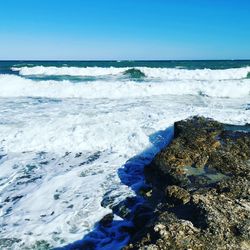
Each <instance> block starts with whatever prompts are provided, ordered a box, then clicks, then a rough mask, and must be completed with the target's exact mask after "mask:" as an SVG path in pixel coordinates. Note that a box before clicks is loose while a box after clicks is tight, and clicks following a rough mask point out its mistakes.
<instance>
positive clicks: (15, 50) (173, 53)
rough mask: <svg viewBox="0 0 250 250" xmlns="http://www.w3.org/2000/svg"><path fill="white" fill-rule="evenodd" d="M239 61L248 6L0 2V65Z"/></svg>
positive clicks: (234, 0)
mask: <svg viewBox="0 0 250 250" xmlns="http://www.w3.org/2000/svg"><path fill="white" fill-rule="evenodd" d="M237 58H241V59H246V58H250V1H249V0H2V1H1V3H0V59H77V60H81V59H82V60H87V59H90V60H93V59H101V60H103V59H117V60H118V59H132V60H136V59H137V60H140V59H237Z"/></svg>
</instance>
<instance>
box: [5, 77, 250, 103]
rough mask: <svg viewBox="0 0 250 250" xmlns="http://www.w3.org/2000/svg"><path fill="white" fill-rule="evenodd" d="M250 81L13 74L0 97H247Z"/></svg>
mask: <svg viewBox="0 0 250 250" xmlns="http://www.w3.org/2000/svg"><path fill="white" fill-rule="evenodd" d="M249 93H250V80H248V79H245V80H225V81H221V80H216V81H190V80H188V81H187V80H183V81H174V80H173V81H168V82H163V81H160V82H159V81H158V82H157V81H155V82H153V81H150V82H143V83H141V82H137V81H126V82H124V81H112V82H111V81H110V82H107V81H94V82H82V83H73V82H70V81H68V80H63V81H53V80H47V81H34V80H31V79H26V78H23V77H20V76H15V75H0V97H25V96H30V97H48V98H87V99H91V98H110V99H120V98H134V97H137V98H138V97H148V96H158V95H159V96H162V95H204V96H210V97H228V98H240V97H246V96H249Z"/></svg>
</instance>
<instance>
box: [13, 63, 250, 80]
mask: <svg viewBox="0 0 250 250" xmlns="http://www.w3.org/2000/svg"><path fill="white" fill-rule="evenodd" d="M136 68H137V69H139V70H141V71H142V72H143V73H144V74H145V75H146V76H148V77H153V78H154V77H155V78H161V79H165V80H226V79H227V80H230V79H242V78H246V77H247V74H248V72H250V67H244V68H232V69H221V70H218V69H216V70H212V69H195V70H188V69H179V68H149V67H136ZM127 69H129V68H128V67H126V68H115V67H110V68H103V67H85V68H83V67H82V68H80V67H45V66H35V67H13V68H12V70H13V71H19V74H20V75H23V76H27V75H44V76H51V75H54V76H58V75H67V76H108V75H113V76H114V75H119V74H122V73H123V72H124V71H125V70H127Z"/></svg>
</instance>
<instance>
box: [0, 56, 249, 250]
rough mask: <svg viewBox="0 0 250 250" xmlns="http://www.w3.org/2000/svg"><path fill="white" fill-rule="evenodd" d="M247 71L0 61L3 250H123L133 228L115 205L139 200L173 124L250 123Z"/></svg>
mask: <svg viewBox="0 0 250 250" xmlns="http://www.w3.org/2000/svg"><path fill="white" fill-rule="evenodd" d="M249 72H250V61H160V62H157V61H156V62H153V61H151V62H147V61H140V62H134V61H107V62H75V61H60V62H39V61H36V62H33V61H30V62H27V61H8V62H0V107H1V109H0V169H1V171H0V248H1V249H29V248H30V249H41V246H42V247H44V249H46V248H48V249H49V248H52V247H64V249H70V248H72V246H73V245H72V244H71V243H74V242H75V243H74V244H83V243H84V242H86V240H87V241H89V242H91V244H95V245H96V248H97V249H106V250H107V249H119V248H120V247H121V246H123V245H124V244H126V242H127V241H128V240H129V236H128V234H126V233H125V232H123V231H122V230H120V229H119V228H121V227H122V226H123V227H124V225H125V226H128V225H130V224H131V223H130V221H129V216H127V217H126V216H122V213H119V212H117V211H118V210H119V209H117V206H118V207H119V204H122V203H123V202H124V201H125V200H126V198H128V197H137V198H136V199H134V200H135V204H134V205H136V203H138V202H140V197H139V198H138V194H136V192H137V190H138V189H139V188H140V187H141V186H142V185H144V180H143V177H142V170H143V166H144V165H145V164H147V163H148V162H150V160H151V159H152V158H153V157H154V155H155V154H156V153H157V152H158V151H159V150H160V149H161V147H162V146H163V145H165V144H166V143H168V142H169V141H170V139H171V136H172V132H173V129H172V126H173V123H174V122H175V121H178V120H181V119H185V118H187V117H189V116H193V115H203V116H207V117H211V118H214V119H216V120H218V121H221V122H226V123H229V124H239V125H244V124H246V123H250V73H249ZM112 209H113V211H114V212H115V221H114V222H113V224H112V226H111V227H110V228H109V229H108V230H99V229H98V224H96V223H97V222H98V221H99V220H100V219H101V218H102V217H103V216H105V215H107V214H108V213H110V212H112ZM124 217H125V218H124ZM82 239H83V240H82ZM79 240H80V241H79ZM39 247H40V248H39Z"/></svg>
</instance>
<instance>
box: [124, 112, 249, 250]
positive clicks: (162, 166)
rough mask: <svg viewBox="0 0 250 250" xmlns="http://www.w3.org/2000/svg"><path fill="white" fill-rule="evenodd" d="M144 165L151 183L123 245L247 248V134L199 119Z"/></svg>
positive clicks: (185, 124) (180, 125)
mask: <svg viewBox="0 0 250 250" xmlns="http://www.w3.org/2000/svg"><path fill="white" fill-rule="evenodd" d="M174 126H175V137H174V140H173V141H172V143H171V144H170V145H169V146H168V147H166V148H164V149H163V150H162V151H161V152H160V153H158V155H157V156H156V157H155V158H154V159H153V161H152V163H151V164H150V165H149V166H147V167H145V177H146V180H147V182H148V183H150V184H151V186H152V191H151V192H147V194H150V195H146V196H145V199H146V200H147V202H146V204H144V205H142V206H141V207H140V208H138V209H137V210H136V211H135V219H134V222H135V223H134V224H135V226H136V230H135V231H136V233H134V235H133V237H132V240H131V243H130V244H129V245H128V246H127V247H125V249H126V250H128V249H160V250H163V249H166V250H175V249H176V250H177V249H179V250H184V249H192V250H198V249H199V250H201V249H204V250H211V249H220V250H222V249H225V250H226V249H228V250H231V249H232V250H236V249H237V250H238V249H242V250H243V249H250V185H249V184H250V133H249V132H247V131H249V127H246V126H229V125H225V124H221V123H219V122H216V121H214V120H211V119H206V118H203V117H193V118H190V119H188V120H184V121H180V122H176V123H175V125H174Z"/></svg>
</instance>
